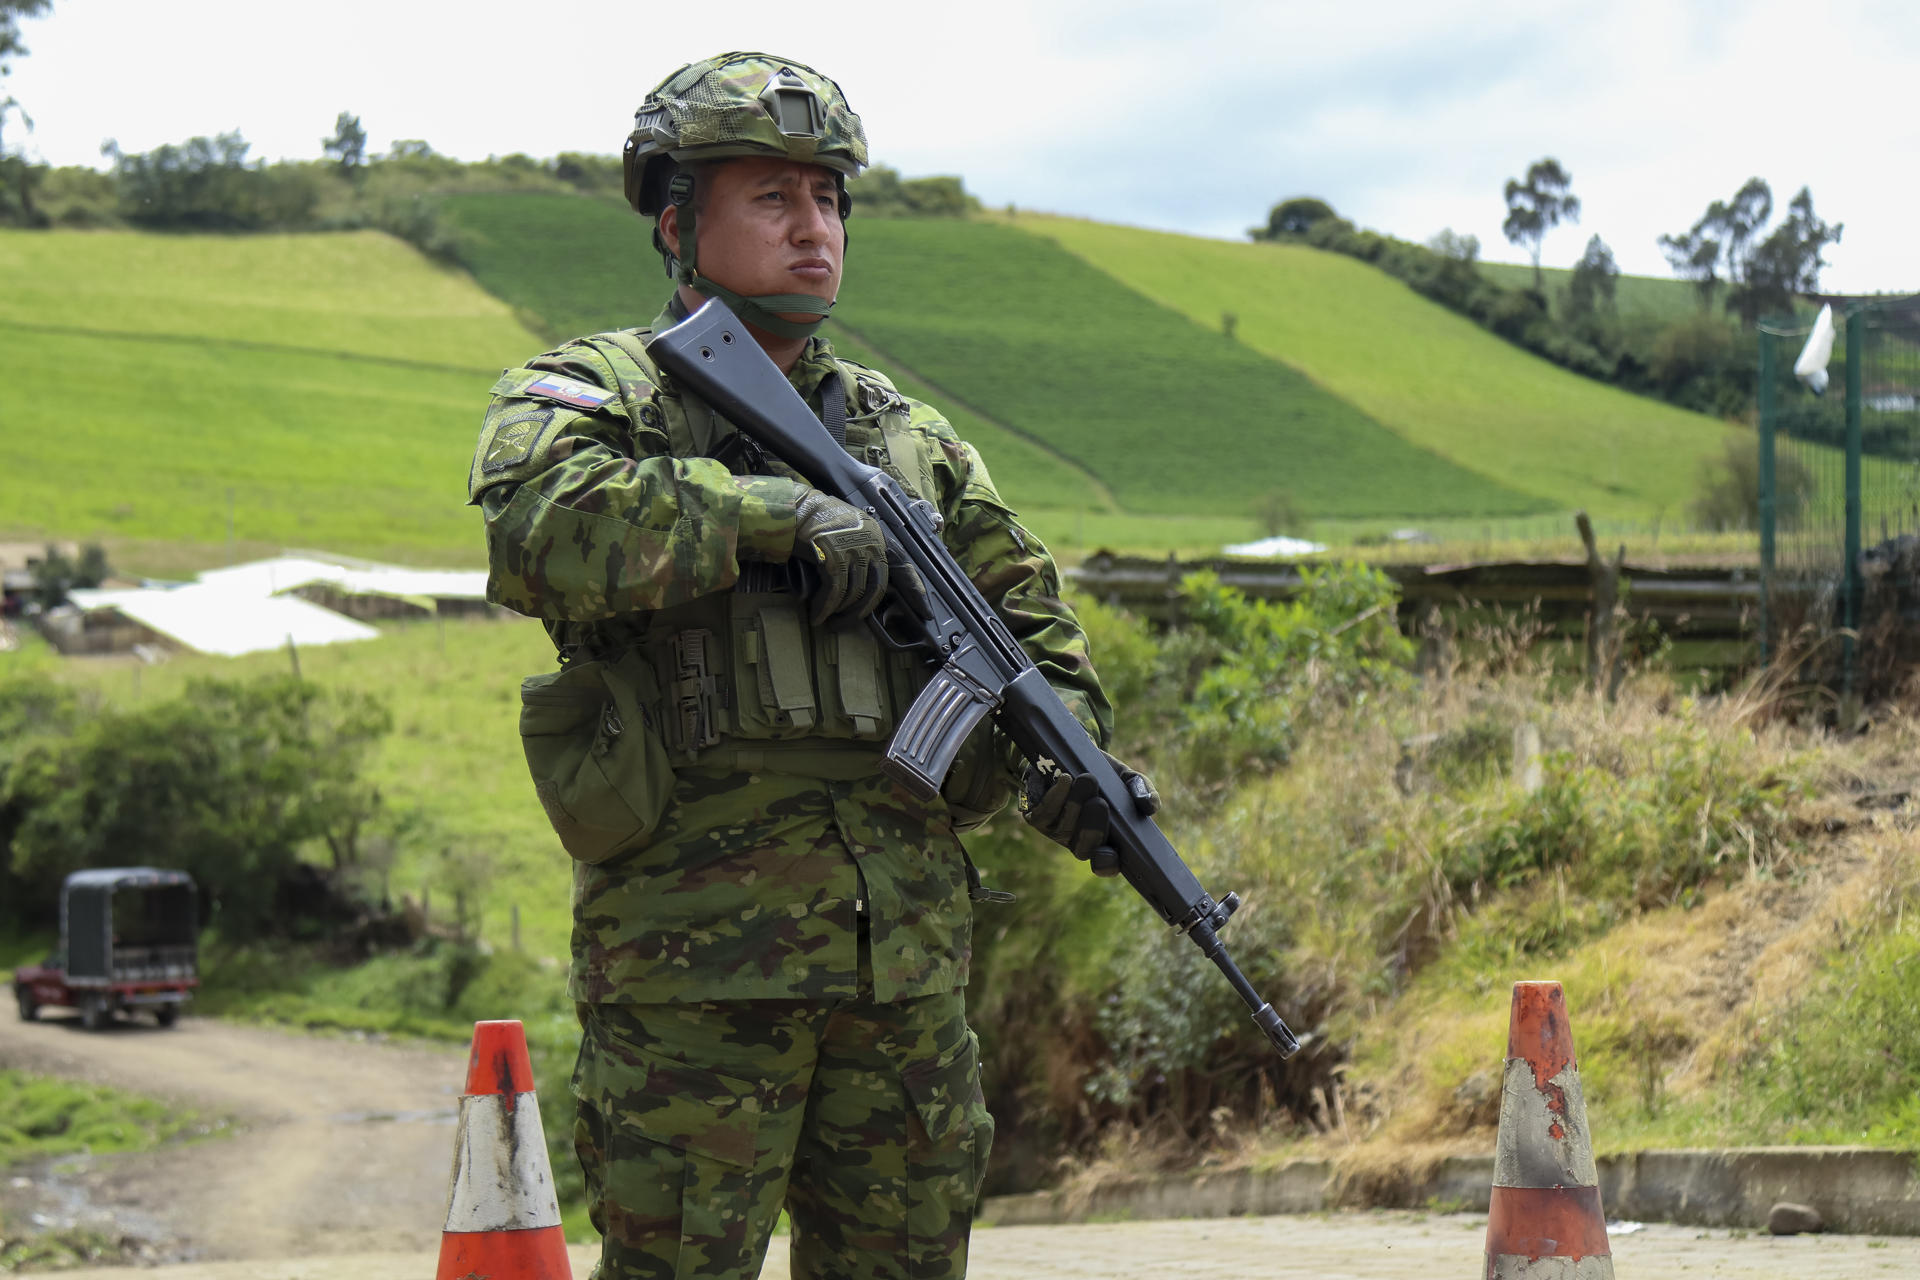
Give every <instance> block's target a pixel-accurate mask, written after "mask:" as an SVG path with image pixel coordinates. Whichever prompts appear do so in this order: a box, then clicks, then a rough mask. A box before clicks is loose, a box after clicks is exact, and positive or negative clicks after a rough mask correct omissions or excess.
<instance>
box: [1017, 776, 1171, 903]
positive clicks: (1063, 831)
mask: <svg viewBox="0 0 1920 1280" xmlns="http://www.w3.org/2000/svg"><path fill="white" fill-rule="evenodd" d="M1107 762H1108V763H1109V764H1111V765H1112V766H1113V771H1114V772H1115V773H1117V774H1119V775H1120V782H1121V784H1122V785H1123V786H1124V787H1125V788H1126V791H1127V794H1128V795H1130V796H1132V797H1133V807H1134V810H1135V811H1136V812H1137V813H1139V814H1140V816H1142V817H1151V816H1152V815H1153V814H1156V813H1158V812H1159V811H1160V793H1159V792H1157V791H1155V790H1154V789H1153V784H1152V783H1151V782H1149V781H1147V777H1146V775H1145V774H1143V773H1139V772H1137V771H1136V770H1133V769H1130V768H1128V767H1127V766H1126V765H1124V764H1121V763H1120V762H1119V761H1118V760H1115V759H1114V758H1113V757H1112V756H1108V757H1107ZM1024 790H1025V795H1024V796H1023V797H1022V801H1021V806H1020V812H1021V816H1022V817H1024V818H1025V819H1026V820H1027V822H1028V823H1029V824H1030V825H1032V826H1033V828H1034V829H1035V830H1037V831H1038V832H1040V834H1041V835H1043V836H1045V837H1046V838H1047V839H1049V840H1051V841H1053V842H1054V843H1055V844H1058V845H1062V846H1064V847H1065V848H1066V849H1067V850H1068V852H1070V853H1072V854H1073V856H1074V857H1076V858H1081V859H1084V860H1085V861H1086V862H1087V864H1088V865H1089V866H1090V867H1092V869H1093V874H1095V875H1097V876H1110V875H1115V874H1117V873H1118V872H1119V870H1120V854H1119V852H1118V851H1117V850H1115V849H1114V847H1113V827H1112V814H1111V813H1110V812H1109V811H1108V809H1107V802H1106V801H1105V800H1104V799H1102V798H1101V797H1100V782H1099V780H1098V779H1097V778H1095V777H1094V776H1093V775H1092V774H1090V773H1080V774H1071V773H1062V772H1060V771H1059V770H1057V769H1046V770H1042V769H1039V768H1036V767H1035V766H1033V765H1031V764H1029V765H1028V766H1027V780H1026V786H1025V789H1024Z"/></svg>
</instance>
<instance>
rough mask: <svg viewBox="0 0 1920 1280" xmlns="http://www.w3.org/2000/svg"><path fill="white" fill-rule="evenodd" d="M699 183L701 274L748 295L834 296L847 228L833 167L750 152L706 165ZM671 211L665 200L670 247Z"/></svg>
mask: <svg viewBox="0 0 1920 1280" xmlns="http://www.w3.org/2000/svg"><path fill="white" fill-rule="evenodd" d="M700 183H701V196H700V214H699V217H698V219H697V220H696V222H697V225H698V229H699V235H700V255H699V259H698V261H699V268H700V274H701V275H703V276H706V277H708V278H709V279H712V280H715V281H717V282H719V283H720V284H723V285H725V286H726V287H727V288H729V289H732V290H733V291H734V292H735V293H738V294H741V295H742V296H744V297H748V298H753V297H760V296H763V295H766V294H778V293H805V294H811V295H812V296H814V297H816V298H824V299H826V300H828V301H832V300H833V299H834V298H835V297H837V296H838V295H839V293H840V264H841V257H842V254H843V253H844V252H845V249H846V229H845V227H844V226H842V225H841V222H840V204H839V201H840V195H839V188H838V187H837V186H836V185H835V183H834V180H833V171H832V170H831V169H828V168H825V167H824V166H822V165H817V164H799V163H797V162H795V161H792V160H775V159H772V158H767V159H762V158H759V157H750V158H746V159H741V160H729V161H726V162H724V163H722V164H717V165H714V166H712V167H711V168H709V169H707V170H706V171H705V172H703V173H702V174H701V176H700ZM676 214H677V211H676V210H674V209H673V208H672V207H671V206H669V207H668V210H667V218H668V220H670V221H671V232H672V234H668V235H667V237H666V238H667V242H668V244H669V246H670V247H677V246H678V243H679V234H678V232H679V227H678V218H677V216H676ZM661 229H662V232H663V233H666V232H668V231H669V223H668V221H663V222H662V227H661ZM800 318H802V319H806V318H808V317H804V316H803V317H800Z"/></svg>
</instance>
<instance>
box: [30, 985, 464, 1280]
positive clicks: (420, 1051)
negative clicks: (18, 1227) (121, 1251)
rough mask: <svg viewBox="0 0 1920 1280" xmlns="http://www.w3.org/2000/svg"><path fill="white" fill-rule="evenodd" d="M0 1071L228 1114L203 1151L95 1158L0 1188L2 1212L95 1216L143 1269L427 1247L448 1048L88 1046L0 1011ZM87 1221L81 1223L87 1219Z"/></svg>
mask: <svg viewBox="0 0 1920 1280" xmlns="http://www.w3.org/2000/svg"><path fill="white" fill-rule="evenodd" d="M0 1067H15V1068H19V1069H22V1070H27V1071H36V1072H42V1073H45V1074H49V1075H61V1076H67V1077H72V1078H76V1079H83V1080H90V1081H95V1082H98V1083H102V1084H110V1085H114V1086H116V1087H119V1088H123V1089H130V1090H134V1091H136V1092H139V1093H145V1094H151V1095H154V1096H156V1097H161V1098H165V1099H168V1100H170V1101H177V1102H180V1103H182V1104H184V1105H186V1106H190V1107H193V1108H195V1109H196V1110H200V1111H203V1112H210V1113H216V1114H221V1115H228V1116H232V1117H233V1118H234V1121H235V1129H236V1132H235V1133H234V1134H233V1135H232V1136H229V1137H222V1138H219V1139H216V1140H212V1141H207V1142H199V1143H189V1144H186V1145H183V1146H170V1147H167V1148H164V1149H162V1150H159V1151H153V1152H146V1153H143V1154H140V1155H135V1156H127V1157H115V1158H111V1159H101V1160H99V1161H94V1162H89V1163H87V1164H85V1165H83V1166H82V1167H81V1168H80V1169H79V1170H78V1171H77V1172H74V1173H62V1174H57V1175H54V1176H52V1177H46V1176H36V1177H34V1178H32V1179H30V1185H29V1186H26V1187H21V1186H19V1185H17V1182H18V1179H14V1180H13V1181H14V1182H15V1184H16V1185H12V1186H9V1187H6V1188H4V1189H0V1194H4V1195H5V1197H6V1199H7V1202H8V1204H9V1205H10V1206H11V1207H12V1209H13V1210H14V1211H15V1213H17V1214H19V1216H21V1217H26V1216H27V1215H28V1214H30V1213H40V1214H42V1215H45V1216H46V1217H48V1218H51V1219H53V1220H55V1221H59V1220H63V1219H72V1218H75V1217H80V1218H85V1217H86V1216H87V1215H88V1214H89V1212H97V1213H101V1214H110V1215H111V1217H112V1219H113V1221H114V1222H116V1223H117V1224H118V1225H119V1227H120V1229H121V1230H123V1231H130V1232H132V1233H134V1234H136V1235H139V1236H141V1237H144V1238H146V1239H148V1240H151V1241H152V1242H153V1246H154V1247H153V1251H152V1252H153V1256H155V1257H156V1258H159V1259H181V1258H190V1259H200V1258H205V1259H219V1258H235V1259H238V1258H299V1257H303V1256H308V1255H312V1254H318V1253H343V1252H356V1253H360V1252H367V1251H369V1250H397V1251H407V1252H411V1251H415V1250H421V1249H431V1248H434V1247H435V1246H436V1245H437V1243H438V1240H439V1231H440V1225H441V1223H442V1221H443V1220H444V1216H445V1213H446V1194H447V1173H448V1170H449V1168H450V1167H451V1164H452V1156H453V1136H454V1116H455V1108H456V1106H457V1105H458V1095H459V1091H460V1086H461V1084H462V1083H463V1082H464V1080H465V1077H466V1055H465V1053H464V1052H463V1051H461V1050H460V1049H457V1048H455V1049H447V1048H435V1047H419V1046H414V1045H408V1046H399V1045H392V1044H378V1043H369V1042H365V1041H354V1040H347V1039H327V1038H320V1037H314V1036H302V1035H294V1034H290V1033H285V1032H277V1031H272V1030H269V1029H266V1028H262V1027H247V1026H238V1025H234V1024H231V1023H225V1022H220V1021H218V1020H214V1019H202V1018H184V1019H182V1020H181V1022H180V1024H179V1025H178V1026H177V1027H175V1028H173V1029H172V1030H169V1031H162V1030H159V1029H157V1028H156V1027H154V1025H153V1024H152V1023H151V1022H148V1021H145V1020H143V1021H141V1022H140V1023H138V1024H121V1025H119V1026H116V1027H115V1028H113V1029H112V1030H110V1031H107V1032H103V1033H99V1034H89V1033H87V1032H85V1031H82V1030H81V1029H80V1025H79V1023H78V1022H77V1021H68V1020H65V1019H62V1018H60V1017H59V1016H58V1015H55V1014H48V1015H46V1016H45V1017H44V1018H43V1020H42V1021H39V1022H31V1023H23V1022H19V1021H16V1020H15V1019H14V1018H13V1017H12V1016H10V1015H9V1014H0ZM96 1220H97V1219H96Z"/></svg>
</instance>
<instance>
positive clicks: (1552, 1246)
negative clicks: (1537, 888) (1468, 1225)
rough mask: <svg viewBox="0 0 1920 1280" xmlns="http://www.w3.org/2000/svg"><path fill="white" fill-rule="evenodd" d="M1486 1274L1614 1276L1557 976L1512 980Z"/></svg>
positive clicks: (1510, 1279)
mask: <svg viewBox="0 0 1920 1280" xmlns="http://www.w3.org/2000/svg"><path fill="white" fill-rule="evenodd" d="M1485 1274H1486V1277H1487V1280H1613V1250H1612V1248H1611V1247H1609V1246H1608V1244H1607V1217H1606V1214H1605V1213H1603V1212H1601V1209H1600V1175H1599V1170H1597V1169H1596V1168H1595V1167H1594V1164H1593V1140H1592V1138H1591V1137H1590V1136H1589V1135H1588V1132H1587V1104H1586V1100H1585V1099H1584V1098H1582V1097H1581V1096H1580V1066H1579V1064H1578V1063H1577V1062H1576V1061H1575V1060H1574V1056H1573V1028H1572V1027H1571V1026H1570V1025H1569V1024H1568V1022H1567V997H1566V995H1565V993H1564V992H1562V991H1561V990H1560V984H1559V983H1557V982H1516V983H1514V984H1513V1013H1512V1017H1511V1019H1510V1021H1509V1023H1508V1027H1507V1067H1506V1079H1505V1081H1504V1083H1503V1085H1502V1088H1501V1094H1500V1138H1499V1144H1498V1147H1497V1149H1496V1150H1495V1153H1494V1158H1493V1202H1492V1204H1491V1206H1490V1207H1489V1209H1488V1212H1487V1267H1486V1273H1485Z"/></svg>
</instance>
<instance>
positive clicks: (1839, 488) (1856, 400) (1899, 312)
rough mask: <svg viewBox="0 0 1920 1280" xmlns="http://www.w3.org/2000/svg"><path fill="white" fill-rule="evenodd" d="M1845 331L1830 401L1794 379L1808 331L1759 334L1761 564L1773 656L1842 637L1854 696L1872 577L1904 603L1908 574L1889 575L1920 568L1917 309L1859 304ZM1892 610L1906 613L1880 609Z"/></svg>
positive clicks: (1841, 653) (1843, 673)
mask: <svg viewBox="0 0 1920 1280" xmlns="http://www.w3.org/2000/svg"><path fill="white" fill-rule="evenodd" d="M1838 323H1839V325H1840V326H1841V328H1842V330H1843V335H1844V344H1843V345H1841V346H1840V349H1839V352H1838V354H1837V355H1836V356H1835V358H1834V361H1833V363H1832V366H1830V369H1829V373H1830V375H1831V379H1832V381H1831V383H1830V385H1829V389H1828V390H1827V392H1826V394H1824V395H1820V394H1816V392H1815V391H1814V390H1813V389H1812V388H1811V387H1810V386H1809V385H1807V383H1806V382H1804V381H1802V380H1801V379H1799V378H1796V377H1795V376H1794V372H1793V366H1794V362H1795V359H1796V357H1797V356H1798V355H1799V354H1800V353H1801V350H1802V347H1803V345H1804V344H1805V342H1806V339H1807V337H1808V335H1809V333H1810V329H1809V328H1807V327H1802V326H1793V325H1778V324H1769V325H1762V326H1761V330H1760V375H1759V376H1760V386H1759V403H1760V467H1759V471H1760V476H1759V479H1760V564H1761V579H1762V584H1763V591H1764V598H1765V600H1766V608H1767V623H1766V630H1767V640H1768V645H1769V648H1770V649H1771V648H1775V647H1777V646H1778V645H1780V644H1781V643H1783V641H1784V639H1785V637H1786V636H1788V635H1789V634H1795V633H1803V632H1810V633H1811V634H1813V635H1815V636H1816V637H1820V636H1827V635H1835V636H1838V637H1839V638H1840V640H1841V643H1840V645H1839V646H1838V647H1837V654H1836V656H1837V658H1838V661H1839V666H1840V670H1839V671H1838V672H1837V673H1834V674H1836V675H1837V676H1838V682H1839V683H1840V684H1841V685H1842V686H1843V688H1844V689H1845V690H1846V691H1847V692H1853V691H1854V689H1855V686H1856V675H1857V667H1858V655H1857V638H1858V636H1859V634H1860V631H1861V626H1862V620H1863V616H1864V612H1863V611H1864V610H1865V608H1866V605H1867V603H1868V602H1867V600H1866V595H1867V592H1868V588H1869V582H1868V579H1869V577H1870V576H1871V577H1872V578H1873V579H1874V582H1873V586H1874V588H1875V589H1876V590H1879V589H1881V588H1885V589H1886V590H1888V591H1893V592H1894V593H1895V594H1896V595H1897V594H1898V593H1899V582H1900V581H1901V580H1902V579H1903V578H1904V577H1906V576H1910V575H1907V574H1898V575H1893V576H1891V577H1889V576H1888V574H1887V573H1886V572H1885V570H1886V569H1887V568H1888V567H1889V566H1891V565H1893V564H1894V563H1895V562H1898V563H1900V564H1903V565H1904V564H1908V563H1910V562H1911V563H1920V305H1916V301H1915V300H1913V299H1907V300H1903V301H1900V302H1886V303H1862V304H1857V305H1855V306H1852V307H1850V308H1849V309H1848V310H1847V311H1846V312H1845V313H1844V315H1842V316H1841V317H1839V318H1838ZM1890 606H1891V607H1894V608H1895V614H1896V615H1898V614H1900V613H1902V612H1904V609H1903V607H1901V606H1900V602H1898V601H1895V600H1891V599H1889V600H1881V601H1878V602H1877V604H1876V607H1877V608H1878V610H1879V612H1881V613H1884V612H1885V611H1886V608H1887V607H1890ZM1827 648H1829V649H1831V648H1832V647H1831V646H1828V647H1827Z"/></svg>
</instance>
